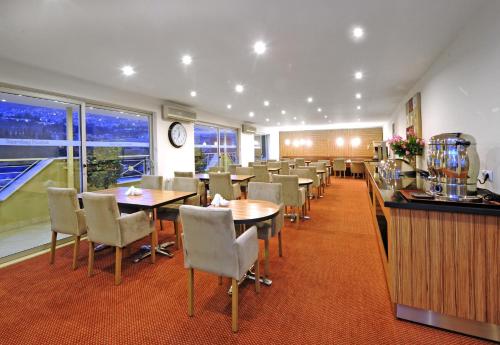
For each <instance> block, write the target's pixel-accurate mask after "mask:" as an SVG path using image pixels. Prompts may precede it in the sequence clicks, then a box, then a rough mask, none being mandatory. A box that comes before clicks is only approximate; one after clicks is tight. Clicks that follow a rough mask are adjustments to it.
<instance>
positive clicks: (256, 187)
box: [248, 182, 285, 277]
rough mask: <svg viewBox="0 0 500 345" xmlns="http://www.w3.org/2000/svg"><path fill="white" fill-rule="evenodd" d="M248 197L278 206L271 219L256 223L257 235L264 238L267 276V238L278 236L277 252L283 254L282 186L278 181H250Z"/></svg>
mask: <svg viewBox="0 0 500 345" xmlns="http://www.w3.org/2000/svg"><path fill="white" fill-rule="evenodd" d="M248 199H252V200H265V201H270V202H272V203H275V204H276V205H279V206H280V212H279V214H278V215H277V216H276V217H275V218H274V221H273V220H268V221H265V222H260V223H257V236H258V238H259V240H264V276H266V277H268V276H269V240H270V239H271V237H274V236H276V235H277V236H278V253H279V256H280V257H281V256H283V248H282V245H281V229H283V222H284V216H285V205H284V204H283V193H282V186H281V184H279V183H265V182H250V183H249V184H248Z"/></svg>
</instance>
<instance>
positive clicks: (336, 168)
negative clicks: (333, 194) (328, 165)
mask: <svg viewBox="0 0 500 345" xmlns="http://www.w3.org/2000/svg"><path fill="white" fill-rule="evenodd" d="M346 169H347V166H346V164H345V159H343V158H337V159H335V160H334V161H333V165H332V170H333V174H334V176H335V177H336V176H337V173H340V176H342V175H343V177H345V171H346Z"/></svg>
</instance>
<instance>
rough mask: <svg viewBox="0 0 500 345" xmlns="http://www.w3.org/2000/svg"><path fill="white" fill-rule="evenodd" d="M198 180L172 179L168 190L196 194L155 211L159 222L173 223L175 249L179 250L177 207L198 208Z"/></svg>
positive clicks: (191, 178) (190, 178) (189, 178)
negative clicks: (192, 206) (188, 206)
mask: <svg viewBox="0 0 500 345" xmlns="http://www.w3.org/2000/svg"><path fill="white" fill-rule="evenodd" d="M198 184H199V180H198V179H197V178H193V177H174V178H173V180H172V186H171V188H170V190H173V191H176V192H193V193H197V194H196V195H195V196H192V197H189V198H187V199H186V201H184V200H180V201H177V202H174V203H171V204H167V205H165V206H162V207H160V208H159V209H158V211H157V217H158V219H159V220H160V222H161V221H163V220H168V221H171V222H173V223H174V232H175V243H176V246H177V248H180V247H181V245H180V243H181V242H180V231H179V222H178V218H179V207H180V206H181V205H183V204H184V203H185V204H186V205H195V206H200V199H201V196H200V194H198V193H199V188H198Z"/></svg>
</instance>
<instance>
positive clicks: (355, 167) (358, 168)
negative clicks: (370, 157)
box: [351, 162, 365, 174]
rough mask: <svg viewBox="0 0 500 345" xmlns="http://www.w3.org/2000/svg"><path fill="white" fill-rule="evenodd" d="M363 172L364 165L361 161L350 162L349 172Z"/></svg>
mask: <svg viewBox="0 0 500 345" xmlns="http://www.w3.org/2000/svg"><path fill="white" fill-rule="evenodd" d="M364 172H365V165H364V163H363V162H351V173H352V174H362V173H364Z"/></svg>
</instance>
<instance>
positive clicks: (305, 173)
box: [290, 166, 321, 198]
mask: <svg viewBox="0 0 500 345" xmlns="http://www.w3.org/2000/svg"><path fill="white" fill-rule="evenodd" d="M290 175H297V176H299V177H302V178H308V179H311V180H312V181H313V183H312V184H311V187H313V188H316V197H317V198H319V197H320V195H321V180H320V178H319V176H318V174H317V173H316V167H315V166H312V167H299V168H295V169H290ZM308 197H311V198H312V197H314V195H313V194H312V191H311V195H308Z"/></svg>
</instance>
